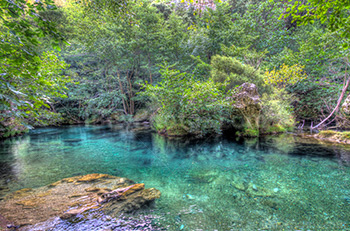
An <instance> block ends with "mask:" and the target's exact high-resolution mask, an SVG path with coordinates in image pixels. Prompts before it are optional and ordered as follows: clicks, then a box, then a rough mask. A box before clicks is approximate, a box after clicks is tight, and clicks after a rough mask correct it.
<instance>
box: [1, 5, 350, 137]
mask: <svg viewBox="0 0 350 231" xmlns="http://www.w3.org/2000/svg"><path fill="white" fill-rule="evenodd" d="M0 4H1V11H0V16H1V17H0V20H1V30H0V36H1V45H0V46H1V49H0V52H1V54H0V60H1V64H0V65H1V70H0V113H1V117H0V136H2V137H8V136H14V135H17V134H20V133H23V132H25V131H27V130H28V129H31V128H33V127H39V126H48V125H61V124H80V123H82V124H83V123H85V124H96V123H132V122H135V121H136V122H143V121H149V122H150V123H151V126H152V128H154V129H155V130H156V131H158V132H159V133H161V134H165V135H169V136H180V135H188V134H190V135H194V136H205V135H208V134H220V133H222V132H223V131H224V130H228V129H229V130H232V131H234V132H235V133H236V134H237V135H239V136H259V135H262V134H272V133H279V132H285V131H292V130H294V129H296V128H299V129H303V128H306V127H311V128H312V129H325V128H337V129H347V128H349V126H350V120H349V116H350V108H349V107H348V104H349V103H350V97H347V96H348V95H349V92H348V86H349V82H350V76H349V74H348V69H349V68H350V61H349V38H350V16H349V15H350V14H349V13H350V11H349V9H350V1H349V0H346V1H344V0H331V1H327V0H321V1H320V0H318V1H317V0H302V1H294V0H293V1H277V0H260V1H258V0H251V1H247V0H227V1H211V0H208V1H203V0H201V1H178V0H175V1H171V0H170V1H167V0H162V1H158V0H154V1H152V0H135V1H110V0H92V1H75V0H55V1H51V0H42V1H41V0H38V1H26V0H2V1H1V3H0Z"/></svg>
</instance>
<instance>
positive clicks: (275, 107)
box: [260, 88, 295, 134]
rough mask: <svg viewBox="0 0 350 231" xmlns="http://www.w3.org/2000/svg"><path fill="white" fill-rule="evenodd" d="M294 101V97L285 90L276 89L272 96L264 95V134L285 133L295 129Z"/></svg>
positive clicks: (262, 130) (262, 128) (262, 99)
mask: <svg viewBox="0 0 350 231" xmlns="http://www.w3.org/2000/svg"><path fill="white" fill-rule="evenodd" d="M292 100H293V97H292V96H291V95H290V94H288V93H287V92H286V91H285V90H284V89H278V88H274V89H273V93H272V94H266V93H265V94H263V96H262V98H261V102H262V111H261V114H262V116H261V119H260V131H261V133H262V134H264V133H265V134H269V133H279V132H285V131H289V130H292V129H293V128H294V124H295V120H294V116H293V111H292V106H291V102H292Z"/></svg>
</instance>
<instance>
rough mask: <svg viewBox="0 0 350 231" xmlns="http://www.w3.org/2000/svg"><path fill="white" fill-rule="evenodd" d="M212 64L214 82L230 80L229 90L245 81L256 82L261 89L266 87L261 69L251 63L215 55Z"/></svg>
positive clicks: (263, 89)
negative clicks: (245, 63)
mask: <svg viewBox="0 0 350 231" xmlns="http://www.w3.org/2000/svg"><path fill="white" fill-rule="evenodd" d="M211 66H212V69H211V77H212V79H213V80H214V82H216V83H224V82H225V81H228V83H229V84H228V86H227V89H228V90H229V89H233V88H234V87H236V86H237V85H241V84H243V83H254V84H255V85H256V86H257V87H258V89H259V90H261V91H265V89H266V85H265V84H264V78H263V76H262V75H261V74H260V72H259V70H257V69H254V68H253V67H252V66H250V65H244V64H242V63H241V62H240V61H238V60H237V59H235V58H231V57H226V56H220V55H215V56H214V57H213V58H212V60H211Z"/></svg>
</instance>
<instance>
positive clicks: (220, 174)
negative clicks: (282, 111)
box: [0, 126, 350, 230]
mask: <svg viewBox="0 0 350 231" xmlns="http://www.w3.org/2000/svg"><path fill="white" fill-rule="evenodd" d="M138 130H139V131H137V132H133V131H132V129H126V128H122V127H120V126H72V127H63V128H43V129H37V130H34V131H32V132H31V133H30V134H29V135H26V136H23V137H18V138H12V139H7V140H5V141H3V142H2V143H0V197H1V195H4V194H5V193H7V191H8V190H11V191H12V190H16V189H20V188H26V187H39V186H43V185H46V184H49V183H52V182H54V181H57V180H59V179H62V178H65V177H71V176H75V175H83V174H88V173H107V174H112V175H117V176H123V177H128V178H130V179H132V180H134V181H137V182H144V183H145V184H146V187H155V188H157V189H159V190H160V191H161V192H162V197H161V198H160V199H159V200H158V201H157V202H156V209H155V210H154V211H152V212H149V213H151V215H153V216H155V217H161V219H160V221H159V222H160V223H161V225H162V226H163V227H166V229H168V230H196V229H202V230H214V229H217V230H231V229H232V230H239V229H243V230H257V229H266V230H282V229H285V230H292V229H302V230H307V229H310V230H320V229H322V230H346V229H350V217H349V215H350V187H349V186H350V175H349V173H350V171H349V169H350V168H349V163H350V149H349V148H347V147H346V146H334V145H333V146H332V145H321V144H317V143H315V142H313V141H308V140H305V139H304V140H303V142H300V140H299V139H300V138H297V137H295V136H292V135H282V136H278V137H276V136H275V137H267V138H264V139H241V140H236V138H234V137H229V136H225V137H215V138H213V137H211V138H206V139H203V140H191V139H168V138H164V137H162V136H159V135H158V134H155V133H151V132H150V131H148V130H146V131H144V130H140V129H138ZM90 223H91V222H90ZM88 224H89V222H85V223H84V225H85V226H86V225H88ZM85 226H84V227H85ZM55 227H56V230H62V229H65V228H64V227H66V229H67V230H72V229H78V228H77V227H78V226H77V225H76V224H75V225H74V226H69V224H62V223H61V224H56V226H55ZM72 227H74V228H72ZM89 229H91V230H99V229H98V227H95V226H94V228H93V227H90V228H89Z"/></svg>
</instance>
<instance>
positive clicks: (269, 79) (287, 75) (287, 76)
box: [264, 63, 307, 88]
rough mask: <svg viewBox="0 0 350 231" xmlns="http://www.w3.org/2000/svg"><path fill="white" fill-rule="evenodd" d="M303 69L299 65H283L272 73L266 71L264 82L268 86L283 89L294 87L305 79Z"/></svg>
mask: <svg viewBox="0 0 350 231" xmlns="http://www.w3.org/2000/svg"><path fill="white" fill-rule="evenodd" d="M303 68H304V66H301V65H299V64H295V65H293V66H288V65H285V64H284V63H283V64H282V66H281V68H280V69H278V70H276V69H275V68H274V69H273V70H272V71H266V72H265V75H264V81H265V83H266V84H268V85H273V86H277V87H279V88H285V87H286V86H287V85H294V84H296V83H298V82H300V81H302V80H304V79H306V77H307V75H306V74H305V72H304V70H303Z"/></svg>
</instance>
